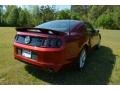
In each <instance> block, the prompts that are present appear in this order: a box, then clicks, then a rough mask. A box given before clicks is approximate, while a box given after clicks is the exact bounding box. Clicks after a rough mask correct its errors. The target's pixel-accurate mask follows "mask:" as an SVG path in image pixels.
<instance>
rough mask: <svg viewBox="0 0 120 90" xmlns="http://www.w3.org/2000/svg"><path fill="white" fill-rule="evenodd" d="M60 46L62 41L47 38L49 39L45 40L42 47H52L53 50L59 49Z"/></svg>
mask: <svg viewBox="0 0 120 90" xmlns="http://www.w3.org/2000/svg"><path fill="white" fill-rule="evenodd" d="M61 45H62V41H61V39H56V38H49V39H45V41H44V43H43V46H44V47H48V48H50V47H53V48H57V47H61Z"/></svg>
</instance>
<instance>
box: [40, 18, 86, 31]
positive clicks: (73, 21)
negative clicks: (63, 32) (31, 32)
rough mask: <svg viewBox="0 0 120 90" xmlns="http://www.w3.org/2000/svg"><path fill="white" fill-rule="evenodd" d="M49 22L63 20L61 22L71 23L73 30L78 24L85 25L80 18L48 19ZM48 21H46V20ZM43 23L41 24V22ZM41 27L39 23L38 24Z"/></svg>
mask: <svg viewBox="0 0 120 90" xmlns="http://www.w3.org/2000/svg"><path fill="white" fill-rule="evenodd" d="M48 22H61V23H68V24H70V28H69V29H70V30H72V29H73V28H74V27H76V26H77V25H78V24H79V25H80V26H82V25H84V22H83V21H80V20H71V19H63V20H52V21H48ZM45 23H46V22H45ZM40 25H41V24H40ZM38 27H39V25H38Z"/></svg>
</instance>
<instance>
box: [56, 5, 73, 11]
mask: <svg viewBox="0 0 120 90" xmlns="http://www.w3.org/2000/svg"><path fill="white" fill-rule="evenodd" d="M70 7H71V6H70V5H56V9H58V10H63V9H70Z"/></svg>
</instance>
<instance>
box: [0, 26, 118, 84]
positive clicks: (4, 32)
mask: <svg viewBox="0 0 120 90" xmlns="http://www.w3.org/2000/svg"><path fill="white" fill-rule="evenodd" d="M15 33H16V32H15V30H14V28H9V27H8V28H3V27H0V84H120V31H119V30H101V31H100V33H101V35H102V43H101V44H102V46H101V48H100V49H99V50H97V51H94V52H91V55H89V57H88V58H87V64H86V67H85V70H84V71H81V72H79V71H77V70H74V69H72V68H70V69H67V70H65V71H63V72H59V73H50V72H47V71H43V70H39V69H36V68H34V67H32V66H29V65H27V64H24V63H22V62H20V61H17V60H15V59H14V57H13V45H12V44H13V39H14V35H15Z"/></svg>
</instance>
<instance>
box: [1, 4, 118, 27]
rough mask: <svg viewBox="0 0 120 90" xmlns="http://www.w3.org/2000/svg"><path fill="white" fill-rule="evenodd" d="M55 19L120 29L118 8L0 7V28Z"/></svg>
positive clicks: (79, 6) (92, 6)
mask: <svg viewBox="0 0 120 90" xmlns="http://www.w3.org/2000/svg"><path fill="white" fill-rule="evenodd" d="M56 19H75V20H83V21H88V22H90V23H91V24H93V25H94V26H95V27H96V28H105V29H120V6H114V5H100V6H99V5H71V8H70V9H63V10H57V9H56V6H55V5H53V6H49V5H46V6H37V5H36V6H27V8H26V7H25V8H24V6H15V5H10V6H9V5H7V6H2V5H1V6H0V26H14V27H33V26H36V25H38V24H40V23H43V22H47V21H51V20H56Z"/></svg>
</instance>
